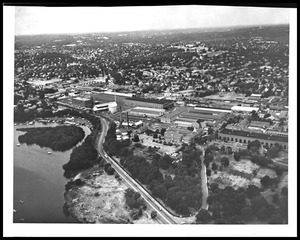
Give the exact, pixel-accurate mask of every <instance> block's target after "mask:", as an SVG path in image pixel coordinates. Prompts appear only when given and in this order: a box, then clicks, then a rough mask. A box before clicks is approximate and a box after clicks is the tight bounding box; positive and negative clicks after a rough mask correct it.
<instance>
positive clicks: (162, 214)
mask: <svg viewBox="0 0 300 240" xmlns="http://www.w3.org/2000/svg"><path fill="white" fill-rule="evenodd" d="M101 123H102V133H101V136H100V138H99V142H98V145H97V150H98V153H99V154H100V155H101V156H102V157H103V158H104V159H105V160H106V161H107V162H109V163H111V165H112V166H113V167H114V169H115V170H116V172H117V173H118V174H119V175H120V177H122V179H123V180H124V181H126V182H127V184H128V185H129V186H130V187H131V188H132V189H134V190H135V191H138V192H139V193H140V194H141V196H142V197H143V198H144V199H145V201H146V202H147V203H148V205H149V206H151V207H152V208H153V210H155V211H157V214H158V216H159V218H160V219H161V222H162V223H165V224H178V223H179V222H178V219H176V218H175V217H173V216H172V215H171V214H170V213H169V212H168V211H167V210H165V209H164V208H163V206H161V205H160V203H159V202H157V200H156V199H154V198H153V197H152V196H151V195H149V193H148V192H147V191H145V189H144V188H142V187H141V186H140V185H139V184H138V183H137V182H136V181H135V180H134V179H132V178H131V176H129V174H128V173H127V172H126V171H124V169H122V168H121V167H120V166H119V165H118V164H117V163H116V162H115V161H114V160H113V159H112V158H111V157H110V156H108V155H107V154H106V153H105V151H104V150H103V147H102V144H103V142H104V139H105V135H106V132H107V130H108V123H107V121H106V120H104V119H103V118H101Z"/></svg>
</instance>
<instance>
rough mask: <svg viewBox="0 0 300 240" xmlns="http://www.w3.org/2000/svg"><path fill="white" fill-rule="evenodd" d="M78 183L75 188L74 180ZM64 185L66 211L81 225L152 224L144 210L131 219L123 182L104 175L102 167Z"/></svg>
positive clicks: (83, 172) (152, 221)
mask: <svg viewBox="0 0 300 240" xmlns="http://www.w3.org/2000/svg"><path fill="white" fill-rule="evenodd" d="M76 179H81V180H77V181H78V182H79V181H80V182H82V184H78V185H76V183H75V180H76ZM71 182H73V183H72V184H70V183H68V184H67V188H68V189H67V190H66V192H65V193H64V198H65V205H64V210H65V211H67V213H68V214H70V215H71V216H72V217H73V218H74V219H76V220H77V221H78V222H81V223H111V224H112V223H114V224H128V223H133V224H139V223H141V224H142V223H146V224H153V223H157V222H156V221H155V220H152V219H151V218H149V213H148V211H146V212H143V215H142V216H141V217H140V218H139V219H138V220H132V219H131V217H130V211H131V210H130V209H128V207H127V206H126V203H125V202H126V201H125V195H124V193H125V190H126V189H127V188H128V186H127V185H126V183H125V182H123V181H122V180H117V179H116V178H115V176H114V175H107V174H106V173H105V172H104V171H103V169H102V168H100V167H98V166H95V167H92V168H90V169H88V170H85V171H82V172H81V173H80V174H78V175H77V176H76V177H75V178H73V179H72V180H71Z"/></svg>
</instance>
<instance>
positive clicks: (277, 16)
mask: <svg viewBox="0 0 300 240" xmlns="http://www.w3.org/2000/svg"><path fill="white" fill-rule="evenodd" d="M282 23H289V9H286V8H266V7H230V6H207V5H206V6H201V5H178V6H176V5H172V6H147V7H145V6H144V7H138V6H137V7H16V8H15V35H31V34H51V33H87V32H118V31H136V30H154V29H155V30H156V29H157V30H159V29H179V28H203V27H227V26H237V25H238V26H241V25H263V24H282Z"/></svg>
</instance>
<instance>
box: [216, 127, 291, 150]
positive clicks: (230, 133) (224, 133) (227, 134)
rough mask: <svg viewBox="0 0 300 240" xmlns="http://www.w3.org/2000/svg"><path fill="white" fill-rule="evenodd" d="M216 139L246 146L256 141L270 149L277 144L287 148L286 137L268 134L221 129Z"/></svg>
mask: <svg viewBox="0 0 300 240" xmlns="http://www.w3.org/2000/svg"><path fill="white" fill-rule="evenodd" d="M218 138H219V139H220V140H224V141H231V142H240V143H244V144H248V143H249V142H250V141H254V140H258V141H260V143H261V144H262V145H264V146H267V147H272V146H273V145H274V144H275V143H278V144H279V145H281V146H282V147H283V149H285V150H286V149H287V148H288V136H279V135H273V134H268V133H258V132H250V131H243V130H235V129H227V128H225V129H223V130H221V131H220V132H219V134H218Z"/></svg>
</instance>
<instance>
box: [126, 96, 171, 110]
mask: <svg viewBox="0 0 300 240" xmlns="http://www.w3.org/2000/svg"><path fill="white" fill-rule="evenodd" d="M124 103H125V105H126V106H129V107H148V108H157V109H169V108H172V107H173V106H174V102H173V101H171V100H164V99H154V98H138V97H128V98H125V99H124Z"/></svg>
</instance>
